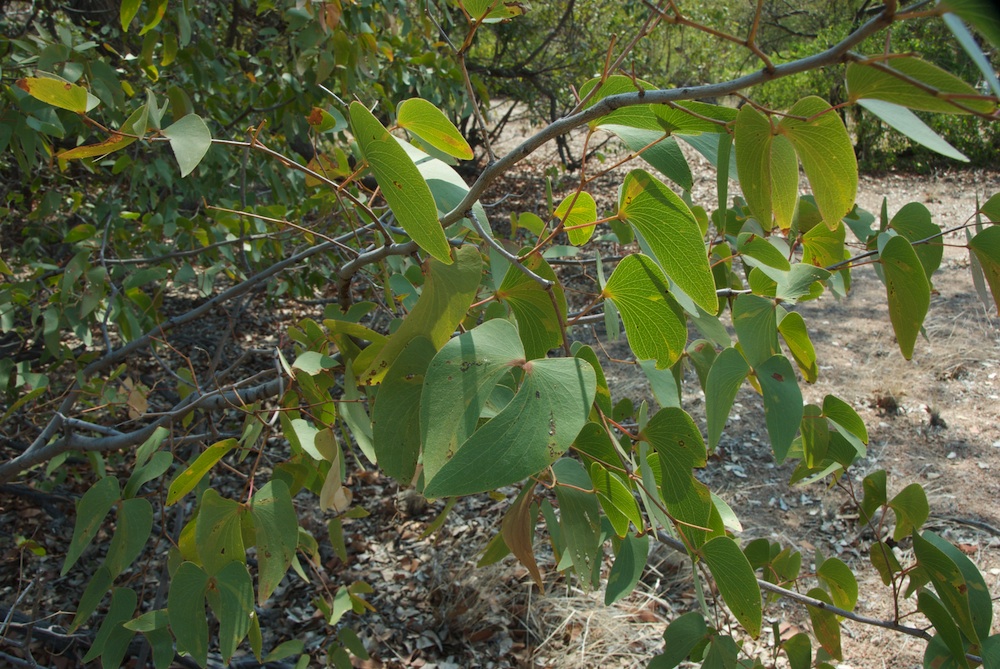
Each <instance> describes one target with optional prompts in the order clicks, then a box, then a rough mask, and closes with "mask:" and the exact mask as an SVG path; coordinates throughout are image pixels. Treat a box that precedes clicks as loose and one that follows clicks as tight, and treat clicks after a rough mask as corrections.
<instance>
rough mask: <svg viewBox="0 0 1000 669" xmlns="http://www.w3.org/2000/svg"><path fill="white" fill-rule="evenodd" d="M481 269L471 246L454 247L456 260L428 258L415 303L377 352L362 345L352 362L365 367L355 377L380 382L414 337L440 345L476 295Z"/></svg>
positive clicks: (475, 250)
mask: <svg viewBox="0 0 1000 669" xmlns="http://www.w3.org/2000/svg"><path fill="white" fill-rule="evenodd" d="M450 260H451V259H450V258H449V261H450ZM482 271H483V261H482V257H481V256H480V255H479V250H478V249H477V248H476V247H474V246H463V247H461V248H459V249H457V250H456V251H455V262H449V263H447V264H446V263H441V262H438V261H437V260H436V259H432V260H430V261H428V263H427V279H426V280H425V281H424V288H423V291H422V292H421V293H420V299H419V300H417V305H416V306H415V307H414V308H413V311H411V312H410V314H409V315H408V316H407V317H406V318H405V319H404V320H403V324H402V325H400V326H399V329H398V330H396V332H395V333H393V335H392V336H391V337H389V339H388V340H387V341H386V342H385V345H384V346H382V347H381V349H377V353H376V352H375V351H376V349H371V347H369V349H371V350H372V351H373V352H372V353H367V352H368V350H369V349H365V352H364V353H362V355H361V356H360V357H359V358H358V360H357V362H356V363H355V365H356V367H357V369H359V370H365V371H364V372H361V373H360V374H359V375H358V380H359V381H361V382H362V383H366V384H369V385H371V384H376V383H378V382H380V381H381V380H382V377H384V376H385V373H386V371H387V370H388V369H389V367H390V366H391V365H392V363H393V362H395V360H396V357H397V356H398V355H399V354H400V352H401V351H402V350H403V349H404V348H406V345H407V344H409V343H410V341H411V340H412V339H413V338H414V337H426V338H427V339H429V340H430V342H431V343H432V344H433V345H434V348H435V349H440V348H441V347H442V346H443V345H444V343H445V342H446V341H448V339H449V338H450V337H451V335H452V333H453V332H455V328H456V327H457V326H458V324H459V323H460V322H461V321H462V319H463V318H464V317H465V314H466V312H467V311H468V309H469V306H470V305H471V304H472V301H473V300H474V299H475V297H476V291H477V290H478V289H479V281H480V279H481V278H482Z"/></svg>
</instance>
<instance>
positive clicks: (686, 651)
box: [649, 611, 708, 669]
mask: <svg viewBox="0 0 1000 669" xmlns="http://www.w3.org/2000/svg"><path fill="white" fill-rule="evenodd" d="M707 634H708V626H707V625H706V624H705V619H704V618H702V616H701V614H700V613H698V612H697V611H689V612H687V613H685V614H684V615H682V616H680V617H678V618H675V619H674V620H672V621H671V622H670V624H669V625H667V629H665V630H664V631H663V641H664V642H665V643H664V650H663V652H662V653H661V654H659V655H657V656H656V657H654V658H653V659H652V661H651V662H650V663H649V669H674V667H676V666H677V665H678V664H680V663H681V662H683V661H684V660H685V659H686V658H687V657H688V656H689V655H691V651H693V650H694V649H695V647H696V646H697V645H698V644H700V643H701V642H702V641H704V639H705V636H706V635H707Z"/></svg>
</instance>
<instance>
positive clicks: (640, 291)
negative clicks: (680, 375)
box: [604, 253, 687, 369]
mask: <svg viewBox="0 0 1000 669" xmlns="http://www.w3.org/2000/svg"><path fill="white" fill-rule="evenodd" d="M667 293H668V289H667V284H666V281H665V279H664V276H663V273H662V271H661V270H660V268H659V267H657V265H656V263H654V262H653V261H652V259H651V258H648V257H647V256H644V255H642V254H638V253H634V254H632V255H629V256H626V257H625V259H624V260H622V261H621V262H620V263H618V267H616V268H615V271H614V272H613V273H612V274H611V278H609V279H608V283H607V285H605V286H604V297H606V298H608V299H610V300H611V301H612V302H614V304H615V306H616V307H617V308H618V311H619V312H621V315H622V320H623V321H624V322H625V333H626V335H627V336H628V341H629V346H630V347H631V348H632V352H633V353H635V355H636V357H637V358H639V359H640V360H655V361H656V367H657V369H666V368H667V367H670V366H672V365H673V364H674V363H675V362H677V360H678V359H679V358H680V357H681V355H683V353H684V344H685V343H686V342H687V328H686V327H685V326H684V323H683V322H682V321H681V320H680V319H679V318H678V317H677V314H676V313H674V310H673V309H671V307H670V304H669V303H668V302H667V297H666V296H667Z"/></svg>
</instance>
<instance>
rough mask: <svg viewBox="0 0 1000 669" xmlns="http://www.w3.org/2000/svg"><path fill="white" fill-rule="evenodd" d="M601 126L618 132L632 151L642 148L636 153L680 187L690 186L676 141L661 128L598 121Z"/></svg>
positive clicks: (687, 167) (691, 181) (687, 170)
mask: <svg viewBox="0 0 1000 669" xmlns="http://www.w3.org/2000/svg"><path fill="white" fill-rule="evenodd" d="M689 118H691V117H690V116H689ZM601 127H602V128H604V129H605V130H608V131H610V132H613V133H615V134H616V135H618V137H619V138H620V139H621V140H622V141H623V142H625V145H626V146H627V147H628V148H629V150H630V151H632V152H633V153H638V152H639V151H642V153H641V154H639V155H640V156H641V157H642V159H643V160H645V161H646V162H647V163H649V164H650V165H651V166H652V167H653V168H655V169H656V170H657V171H659V172H660V174H662V175H663V176H665V177H667V178H668V179H670V180H671V181H673V182H674V183H675V184H677V185H678V186H680V187H681V188H683V189H684V190H686V191H690V190H691V188H693V187H694V177H692V175H691V167H690V166H689V165H688V162H687V159H686V158H685V157H684V153H683V152H681V148H680V147H679V146H678V145H677V140H676V139H674V138H673V137H669V136H668V135H667V134H666V133H665V132H664V131H663V130H662V129H660V128H657V129H654V130H650V129H645V128H633V127H629V126H626V125H618V124H615V123H610V124H605V123H602V124H601ZM654 142H655V144H654ZM643 149H645V150H643Z"/></svg>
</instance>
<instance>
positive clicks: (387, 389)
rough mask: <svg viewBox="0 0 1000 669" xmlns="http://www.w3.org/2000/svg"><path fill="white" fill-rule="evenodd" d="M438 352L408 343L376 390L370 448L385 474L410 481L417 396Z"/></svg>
mask: <svg viewBox="0 0 1000 669" xmlns="http://www.w3.org/2000/svg"><path fill="white" fill-rule="evenodd" d="M436 353H437V351H436V350H435V348H434V345H433V344H432V343H431V342H430V341H429V340H427V339H426V338H424V337H415V338H414V339H411V340H410V342H409V343H408V344H407V345H406V347H405V348H404V349H403V350H402V351H401V352H400V355H399V356H397V357H396V361H395V362H394V363H392V366H391V367H390V368H389V371H388V372H386V375H385V378H383V379H382V384H381V385H380V386H379V390H378V395H377V396H376V398H375V406H374V407H373V408H372V444H373V446H374V448H375V455H376V456H377V457H378V464H379V466H380V467H381V468H382V470H383V471H385V473H386V474H388V475H389V476H391V477H393V478H395V479H396V480H398V481H400V482H401V483H406V482H408V481H411V480H413V476H414V474H415V473H416V470H417V460H418V459H419V457H420V431H419V430H414V429H413V425H416V424H419V420H420V392H421V390H422V389H423V385H424V374H425V373H426V372H427V366H428V365H430V362H431V359H432V358H433V357H434V355H435V354H436Z"/></svg>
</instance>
